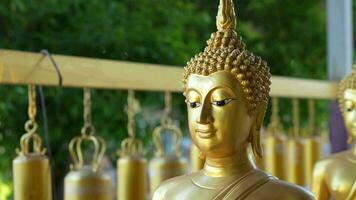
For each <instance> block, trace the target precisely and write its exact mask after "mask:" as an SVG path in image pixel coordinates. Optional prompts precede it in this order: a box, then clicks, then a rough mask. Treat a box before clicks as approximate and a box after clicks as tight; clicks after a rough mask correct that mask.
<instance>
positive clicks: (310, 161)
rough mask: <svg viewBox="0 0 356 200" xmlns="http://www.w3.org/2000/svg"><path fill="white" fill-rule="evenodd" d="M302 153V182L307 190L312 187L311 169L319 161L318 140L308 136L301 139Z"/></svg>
mask: <svg viewBox="0 0 356 200" xmlns="http://www.w3.org/2000/svg"><path fill="white" fill-rule="evenodd" d="M302 143H303V153H304V169H305V171H304V180H305V184H306V186H308V187H309V188H310V187H311V185H312V177H313V169H314V165H315V164H316V162H317V161H318V160H319V159H320V147H321V145H320V138H319V137H313V136H308V137H307V138H304V139H303V142H302Z"/></svg>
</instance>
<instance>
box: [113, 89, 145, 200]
mask: <svg viewBox="0 0 356 200" xmlns="http://www.w3.org/2000/svg"><path fill="white" fill-rule="evenodd" d="M138 108H139V105H138V102H137V100H136V99H135V93H134V91H132V90H129V92H128V97H127V116H128V123H127V129H128V135H129V137H128V138H126V139H124V140H123V141H122V142H121V149H120V151H119V156H120V158H119V159H118V160H117V176H118V177H117V197H118V199H120V200H133V199H135V200H145V199H146V198H147V197H146V194H147V193H148V187H147V161H146V159H145V158H144V157H143V155H144V150H143V144H142V142H141V141H140V140H138V139H137V138H136V133H135V114H136V113H137V112H138Z"/></svg>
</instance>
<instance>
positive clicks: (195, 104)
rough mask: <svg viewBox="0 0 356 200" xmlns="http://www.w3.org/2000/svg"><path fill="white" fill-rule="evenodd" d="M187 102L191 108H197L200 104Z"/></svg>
mask: <svg viewBox="0 0 356 200" xmlns="http://www.w3.org/2000/svg"><path fill="white" fill-rule="evenodd" d="M188 104H189V106H190V107H191V108H197V107H199V106H200V103H199V102H188Z"/></svg>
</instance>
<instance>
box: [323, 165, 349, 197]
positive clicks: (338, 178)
mask: <svg viewBox="0 0 356 200" xmlns="http://www.w3.org/2000/svg"><path fill="white" fill-rule="evenodd" d="M328 176H329V177H328V180H327V182H328V188H329V190H330V191H329V192H330V193H331V195H332V197H333V198H334V199H335V200H339V199H340V200H341V199H342V200H349V198H350V197H351V196H354V197H353V198H356V164H353V165H352V164H351V165H350V164H345V165H344V166H343V167H338V168H335V169H334V170H333V171H332V172H331V173H330V174H329V175H328ZM350 200H354V199H350Z"/></svg>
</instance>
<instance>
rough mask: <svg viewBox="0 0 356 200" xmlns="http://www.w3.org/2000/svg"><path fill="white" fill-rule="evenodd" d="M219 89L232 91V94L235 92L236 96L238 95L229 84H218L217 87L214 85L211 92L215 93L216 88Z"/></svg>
mask: <svg viewBox="0 0 356 200" xmlns="http://www.w3.org/2000/svg"><path fill="white" fill-rule="evenodd" d="M218 89H222V90H227V92H229V93H232V94H234V96H236V94H235V92H234V90H233V89H232V88H231V87H230V86H228V85H219V86H216V87H214V88H213V89H211V90H210V93H213V92H214V91H215V90H218Z"/></svg>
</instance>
